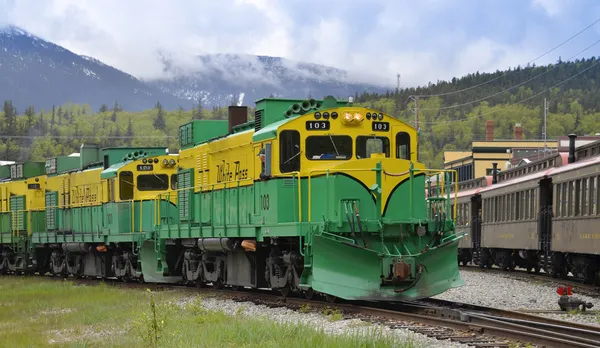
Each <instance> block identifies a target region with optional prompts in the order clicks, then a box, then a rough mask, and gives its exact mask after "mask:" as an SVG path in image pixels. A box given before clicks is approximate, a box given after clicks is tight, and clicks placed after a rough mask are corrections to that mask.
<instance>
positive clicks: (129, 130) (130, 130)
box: [125, 117, 134, 146]
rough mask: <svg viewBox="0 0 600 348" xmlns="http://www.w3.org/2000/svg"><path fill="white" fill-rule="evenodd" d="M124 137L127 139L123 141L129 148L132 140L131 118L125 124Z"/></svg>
mask: <svg viewBox="0 0 600 348" xmlns="http://www.w3.org/2000/svg"><path fill="white" fill-rule="evenodd" d="M125 136H126V137H127V139H125V141H126V142H127V146H131V142H132V140H133V136H134V134H133V123H132V122H131V117H130V118H129V123H128V124H127V132H125Z"/></svg>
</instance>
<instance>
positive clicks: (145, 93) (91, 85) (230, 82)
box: [0, 26, 385, 111]
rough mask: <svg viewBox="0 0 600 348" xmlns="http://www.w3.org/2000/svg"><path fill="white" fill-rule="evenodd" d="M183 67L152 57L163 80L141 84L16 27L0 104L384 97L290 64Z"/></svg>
mask: <svg viewBox="0 0 600 348" xmlns="http://www.w3.org/2000/svg"><path fill="white" fill-rule="evenodd" d="M192 58H197V59H195V64H193V65H192V66H189V64H188V65H187V66H185V67H183V66H178V65H177V63H176V62H174V61H173V60H172V59H170V58H168V57H166V56H165V54H162V53H160V52H159V54H157V57H156V59H157V60H160V61H162V63H163V64H164V76H165V77H164V78H160V79H155V80H149V81H142V80H140V79H137V78H135V77H134V76H131V75H129V74H127V73H126V72H123V71H120V70H118V69H116V68H113V67H111V66H108V65H106V64H104V63H102V62H100V61H99V60H97V59H94V58H91V57H87V56H82V55H78V54H75V53H74V52H71V51H69V50H67V49H65V48H63V47H61V46H58V45H56V44H54V43H51V42H48V41H45V40H43V39H41V38H39V37H37V36H35V35H32V34H30V33H28V32H26V31H24V30H22V29H20V28H18V27H14V26H9V27H5V28H4V29H0V99H2V100H12V101H13V105H16V106H17V107H18V108H21V109H24V108H25V107H26V106H28V105H34V106H35V107H36V108H38V109H41V108H44V109H49V108H52V105H61V104H64V103H67V102H71V103H75V104H89V105H90V106H91V107H92V109H94V110H97V109H98V108H99V107H100V106H101V105H102V104H107V105H112V104H113V103H114V102H115V101H118V103H119V104H120V105H121V106H122V108H124V109H125V110H129V111H140V110H144V109H150V108H153V107H154V105H155V104H156V102H157V101H160V102H161V104H162V105H163V107H164V108H165V109H168V110H173V109H176V108H178V107H183V108H185V109H190V108H192V107H193V106H194V105H196V104H197V101H198V100H199V99H200V100H202V103H203V105H204V106H205V107H211V106H226V105H231V104H232V102H235V103H239V102H243V104H245V105H252V104H253V103H254V102H255V101H256V100H258V99H260V98H264V97H269V96H277V97H289V98H306V97H307V96H309V95H311V96H313V97H315V98H322V97H324V96H326V95H334V96H336V97H338V96H339V97H340V98H347V97H348V96H353V95H355V94H356V93H362V92H365V91H367V92H371V93H373V92H374V93H381V92H384V91H385V89H383V88H381V87H375V86H369V85H364V84H353V83H346V82H344V81H347V80H348V74H347V73H346V72H345V71H343V70H340V69H335V68H330V67H325V66H321V65H316V64H307V63H296V62H292V61H289V60H286V59H283V58H278V57H266V56H248V55H236V54H217V55H205V56H198V57H192Z"/></svg>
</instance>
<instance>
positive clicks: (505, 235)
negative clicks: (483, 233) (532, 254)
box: [498, 233, 515, 239]
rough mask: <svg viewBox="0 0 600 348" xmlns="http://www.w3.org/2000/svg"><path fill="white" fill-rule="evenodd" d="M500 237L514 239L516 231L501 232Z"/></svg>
mask: <svg viewBox="0 0 600 348" xmlns="http://www.w3.org/2000/svg"><path fill="white" fill-rule="evenodd" d="M498 238H500V239H514V238H515V234H514V233H501V234H499V235H498Z"/></svg>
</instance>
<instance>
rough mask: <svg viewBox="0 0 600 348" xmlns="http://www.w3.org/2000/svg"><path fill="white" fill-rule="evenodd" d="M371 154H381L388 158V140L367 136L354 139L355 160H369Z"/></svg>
mask: <svg viewBox="0 0 600 348" xmlns="http://www.w3.org/2000/svg"><path fill="white" fill-rule="evenodd" d="M373 153H383V154H385V157H390V139H388V138H387V137H368V136H359V137H357V138H356V158H358V159H361V158H370V157H371V154H373Z"/></svg>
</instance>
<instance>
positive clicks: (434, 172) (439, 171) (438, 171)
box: [415, 169, 458, 220]
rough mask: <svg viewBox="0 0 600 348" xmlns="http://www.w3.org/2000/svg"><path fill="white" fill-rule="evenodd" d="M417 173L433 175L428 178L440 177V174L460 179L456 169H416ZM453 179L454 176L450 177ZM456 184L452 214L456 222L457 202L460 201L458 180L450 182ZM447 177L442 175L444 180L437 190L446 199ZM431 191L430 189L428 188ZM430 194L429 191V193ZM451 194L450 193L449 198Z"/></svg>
mask: <svg viewBox="0 0 600 348" xmlns="http://www.w3.org/2000/svg"><path fill="white" fill-rule="evenodd" d="M415 171H421V172H425V173H431V174H430V175H428V177H430V178H431V177H433V176H434V175H436V176H437V175H438V174H444V173H452V174H454V177H455V178H458V171H457V170H456V169H415ZM450 177H452V175H451V176H450ZM452 183H454V192H453V193H454V202H453V209H452V210H453V212H452V216H453V217H454V218H453V220H456V209H457V208H456V202H457V200H458V180H455V181H452V180H450V184H452ZM446 185H447V184H446V176H445V175H442V180H441V181H438V182H436V190H437V189H439V190H440V196H441V197H444V194H446V192H445V188H446ZM426 189H429V188H426ZM428 192H429V191H428ZM429 193H431V192H429ZM449 194H450V193H449V192H448V196H449Z"/></svg>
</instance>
